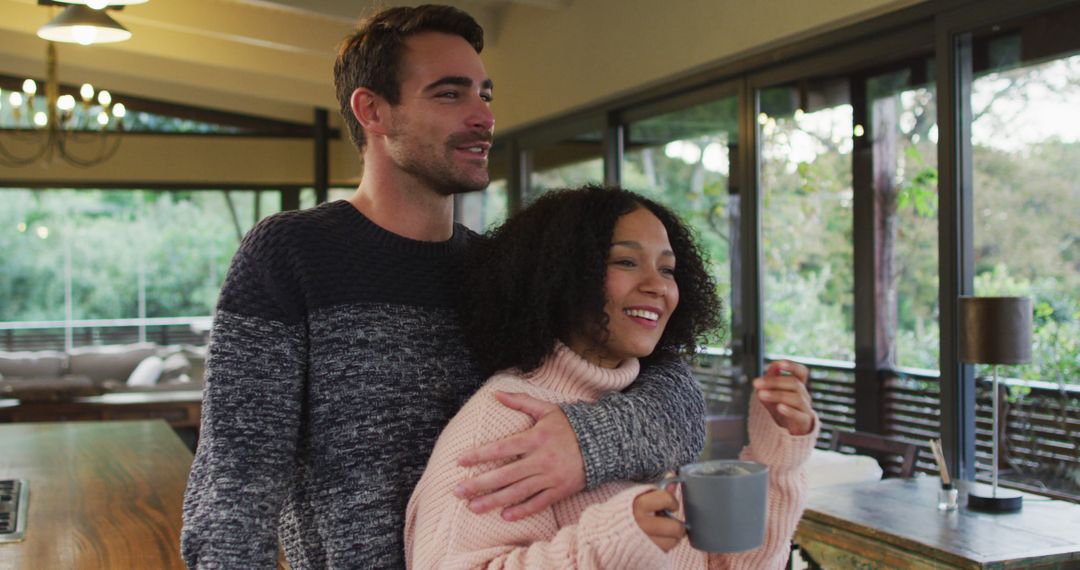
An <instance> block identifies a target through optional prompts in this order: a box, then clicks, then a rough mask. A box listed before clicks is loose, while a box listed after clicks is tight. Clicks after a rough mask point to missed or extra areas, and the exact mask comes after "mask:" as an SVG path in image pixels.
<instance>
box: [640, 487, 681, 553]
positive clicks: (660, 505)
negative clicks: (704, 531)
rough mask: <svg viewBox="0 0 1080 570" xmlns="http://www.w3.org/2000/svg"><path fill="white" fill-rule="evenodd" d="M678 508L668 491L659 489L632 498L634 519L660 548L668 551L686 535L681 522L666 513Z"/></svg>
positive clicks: (677, 503) (675, 500) (677, 502)
mask: <svg viewBox="0 0 1080 570" xmlns="http://www.w3.org/2000/svg"><path fill="white" fill-rule="evenodd" d="M678 510H679V501H678V500H677V499H676V498H675V495H672V494H671V493H669V492H668V491H661V490H659V489H657V490H655V491H650V492H648V493H643V494H641V495H638V496H637V498H636V499H634V520H635V521H636V522H637V524H638V526H639V527H641V530H643V531H645V534H646V535H648V536H649V538H650V539H652V541H653V543H654V544H656V546H658V547H660V550H663V551H664V552H669V551H670V550H671V549H672V548H675V545H677V544H679V541H680V540H682V538H683V537H684V536H686V527H685V526H684V525H683V523H681V522H679V521H677V520H675V519H673V518H671V516H669V515H667V514H666V513H665V511H666V512H667V513H674V512H677V511H678Z"/></svg>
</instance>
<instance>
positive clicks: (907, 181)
mask: <svg viewBox="0 0 1080 570" xmlns="http://www.w3.org/2000/svg"><path fill="white" fill-rule="evenodd" d="M932 78H933V66H932V65H931V64H930V60H928V59H918V60H915V61H914V62H912V63H910V64H909V65H905V66H902V67H900V68H899V69H896V70H891V71H888V72H884V73H881V74H878V75H874V76H873V77H871V78H869V79H868V80H866V87H865V92H866V95H867V105H866V106H867V111H868V117H869V120H868V121H867V124H866V125H865V135H864V136H866V137H867V138H868V139H869V144H868V147H869V148H870V149H871V157H870V161H869V164H870V170H871V185H872V188H873V192H874V196H875V199H876V203H875V207H876V208H875V209H876V211H877V214H878V218H877V220H876V221H875V226H874V235H875V242H876V251H875V256H876V258H877V268H878V271H877V275H876V278H877V279H878V283H879V285H878V286H879V287H880V289H881V295H880V297H879V299H878V300H877V302H876V303H875V306H876V307H877V311H876V314H875V318H876V319H877V320H878V322H879V324H880V326H878V327H877V331H878V334H880V335H883V336H884V338H883V339H882V342H881V344H882V345H883V346H885V347H886V352H887V353H886V354H884V355H882V361H884V362H887V363H888V364H889V365H891V366H899V367H903V368H909V369H910V368H916V369H923V370H925V371H927V372H931V373H936V372H933V371H936V370H937V369H938V352H939V350H938V346H939V344H940V333H939V330H938V318H939V316H940V313H939V308H938V239H937V238H938V230H937V224H938V216H937V204H938V199H937V196H938V169H937V137H938V130H937V106H936V96H935V92H934V88H933V86H932V84H930V81H931V80H932ZM856 128H857V127H856Z"/></svg>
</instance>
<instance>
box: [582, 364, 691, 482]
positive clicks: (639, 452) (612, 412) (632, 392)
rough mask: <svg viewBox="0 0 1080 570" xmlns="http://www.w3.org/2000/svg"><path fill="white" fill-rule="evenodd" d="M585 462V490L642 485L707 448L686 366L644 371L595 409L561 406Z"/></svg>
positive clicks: (687, 461) (648, 368)
mask: <svg viewBox="0 0 1080 570" xmlns="http://www.w3.org/2000/svg"><path fill="white" fill-rule="evenodd" d="M562 410H563V412H564V413H565V414H566V417H567V419H568V420H570V425H571V426H572V427H573V428H574V433H575V434H576V435H577V440H578V446H579V447H580V449H581V456H582V458H583V459H584V462H585V486H586V488H589V489H591V488H593V487H596V486H598V485H601V484H603V483H607V482H610V481H623V480H631V481H646V480H650V479H657V478H659V477H660V476H661V475H662V474H663V473H664V471H667V470H670V469H675V468H677V467H679V466H680V465H685V464H687V463H692V462H694V461H696V460H697V458H698V456H699V455H700V454H701V450H702V449H703V448H704V446H705V398H704V396H703V395H702V393H701V388H700V387H699V386H698V382H697V379H695V378H694V375H693V374H691V372H690V367H689V366H687V365H686V363H685V362H683V361H682V360H680V359H674V358H670V359H665V360H662V361H659V362H655V363H653V364H651V365H650V366H646V367H643V368H642V370H641V374H640V376H638V379H637V380H636V381H635V382H634V383H633V384H632V385H630V387H629V388H627V389H626V390H625V391H623V392H614V393H611V394H608V395H606V396H604V398H602V399H601V400H600V401H599V402H597V403H596V404H595V405H589V404H582V403H577V404H565V405H563V406H562Z"/></svg>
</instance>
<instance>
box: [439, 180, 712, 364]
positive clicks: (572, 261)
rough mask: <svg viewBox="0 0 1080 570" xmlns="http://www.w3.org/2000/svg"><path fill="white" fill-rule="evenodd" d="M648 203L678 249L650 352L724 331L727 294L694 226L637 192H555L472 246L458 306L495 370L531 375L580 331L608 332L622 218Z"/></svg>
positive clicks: (480, 355)
mask: <svg viewBox="0 0 1080 570" xmlns="http://www.w3.org/2000/svg"><path fill="white" fill-rule="evenodd" d="M637 208H645V209H647V210H649V211H650V212H652V213H653V214H654V215H655V216H656V217H657V218H658V219H659V220H660V222H661V223H663V224H664V228H665V229H666V230H667V235H668V240H669V241H670V242H671V247H672V250H673V251H674V252H675V260H676V263H675V282H676V283H677V284H678V286H679V297H680V299H679V305H678V307H677V308H676V309H675V312H674V313H672V315H671V318H670V320H669V321H668V324H667V328H666V329H665V330H664V333H663V335H662V336H661V338H660V341H659V343H658V344H657V346H656V349H655V350H654V351H653V354H652V355H651V357H650V358H652V357H656V356H660V355H688V354H691V353H692V352H693V351H694V350H695V348H696V347H697V346H698V344H699V342H700V341H704V340H706V339H707V338H708V337H709V335H711V334H712V333H714V332H719V328H720V323H721V317H720V314H721V305H720V299H719V298H718V297H717V294H716V286H715V283H714V281H713V279H712V277H711V276H710V275H709V272H708V270H707V269H706V264H705V261H704V260H703V259H702V256H701V252H700V249H699V248H698V246H697V244H696V242H695V240H694V238H693V236H692V234H691V231H690V229H689V228H687V227H686V226H685V225H684V224H683V223H682V221H681V220H680V219H679V218H678V216H676V215H675V214H674V213H672V212H671V211H670V210H668V209H667V208H665V207H664V206H661V205H660V204H657V203H656V202H653V201H652V200H649V199H647V198H644V197H642V196H639V195H638V194H635V193H633V192H630V191H627V190H624V189H622V188H616V187H603V186H595V185H589V186H584V187H582V188H577V189H567V190H557V191H553V192H548V193H546V194H544V195H542V196H540V197H539V198H537V199H536V201H535V202H533V203H532V204H531V205H529V206H528V207H527V208H525V209H524V210H522V211H521V212H519V213H517V214H515V215H514V216H513V217H511V218H510V219H509V220H507V221H506V223H504V224H503V225H502V226H501V227H499V228H497V229H495V230H494V231H493V232H492V233H491V234H490V235H489V236H488V237H485V238H481V239H478V240H477V241H476V243H474V244H473V245H472V246H471V248H470V251H469V254H468V256H467V260H466V264H465V272H464V277H463V281H464V282H463V284H462V285H463V286H462V288H461V291H462V299H461V303H460V310H461V312H462V315H461V317H462V322H463V325H464V328H465V333H466V336H467V338H468V339H469V343H470V345H471V348H472V349H473V351H474V354H475V356H476V357H477V359H478V360H479V361H480V363H481V365H483V366H484V367H485V368H486V369H488V370H489V371H495V370H501V369H505V368H517V369H519V370H521V371H522V372H526V373H527V372H531V371H533V370H535V369H536V368H538V367H539V366H540V364H541V363H542V362H543V361H544V359H545V358H546V357H547V356H548V355H549V354H551V352H552V351H553V350H554V348H555V344H556V341H558V340H562V341H566V340H567V339H568V338H569V335H570V333H572V332H575V331H582V332H586V333H588V331H596V330H597V327H596V324H599V325H600V326H599V333H598V334H599V335H600V336H599V337H596V335H593V336H594V338H593V341H594V342H596V343H597V344H603V342H604V340H605V337H606V334H607V322H608V319H607V315H606V314H605V313H604V304H605V298H604V281H605V279H606V276H607V264H608V255H609V252H610V249H611V236H612V234H613V232H614V229H615V223H616V222H617V221H618V219H619V218H621V217H622V216H624V215H625V214H629V213H630V212H632V211H634V210H636V209H637Z"/></svg>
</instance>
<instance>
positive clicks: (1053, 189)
mask: <svg viewBox="0 0 1080 570" xmlns="http://www.w3.org/2000/svg"><path fill="white" fill-rule="evenodd" d="M1072 12H1073V14H1072V15H1071V16H1070V15H1068V14H1065V15H1061V14H1049V15H1046V16H1040V17H1038V18H1033V19H1031V20H1029V21H1027V22H1021V23H1020V24H1018V25H1017V26H1016V27H1015V29H1009V28H1008V27H1005V26H1003V28H1004V29H1002V30H1001V32H1000V33H998V34H997V35H995V36H994V37H986V38H981V39H979V40H978V41H976V43H975V46H974V48H975V49H974V50H973V51H974V53H975V54H977V55H978V54H987V55H986V57H985V58H982V59H976V74H975V79H974V81H973V84H972V87H971V101H970V105H971V111H972V117H973V122H972V146H973V166H974V196H973V204H972V216H973V223H974V251H973V254H974V265H975V283H974V289H975V294H976V295H980V296H993V295H1009V296H1011V295H1020V296H1027V297H1030V298H1031V299H1032V300H1033V303H1034V312H1035V314H1034V338H1033V346H1032V361H1031V363H1030V364H1027V365H1022V366H1001V367H999V370H998V372H999V375H1000V376H1001V377H1003V378H1007V379H1008V380H1007V381H1006V384H1007V385H1008V389H1007V394H1006V396H1007V406H1006V407H1005V411H1006V413H1007V421H1006V422H1005V424H1006V426H1007V427H1006V430H1007V433H1006V440H1005V444H1004V445H1003V446H1002V447H1000V448H999V449H1000V451H1001V458H1000V460H999V469H1000V470H1001V478H1002V479H1003V480H1008V481H1013V482H1018V483H1022V484H1026V485H1029V486H1032V487H1036V488H1043V487H1045V488H1047V489H1050V490H1053V491H1056V492H1059V493H1065V494H1069V495H1073V496H1080V477H1078V476H1077V475H1078V474H1080V452H1078V445H1077V442H1076V433H1077V429H1076V428H1075V427H1073V426H1076V425H1077V424H1078V422H1080V405H1078V402H1080V221H1078V220H1080V216H1078V213H1080V186H1078V184H1077V181H1078V180H1080V115H1078V114H1077V112H1076V110H1077V109H1078V108H1080V49H1078V48H1080V46H1078V45H1077V43H1078V42H1077V41H1076V36H1075V34H1073V33H1072V32H1071V31H1067V30H1071V29H1074V28H1070V27H1068V26H1063V25H1057V26H1052V25H1043V24H1047V23H1054V22H1061V21H1067V20H1070V18H1071V21H1073V22H1075V21H1077V20H1080V18H1078V14H1077V13H1076V12H1078V10H1075V9H1074V10H1073V11H1072ZM1039 30H1041V31H1039ZM1055 30H1056V31H1058V32H1059V33H1058V34H1057V35H1054V34H1052V33H1050V32H1051V31H1055ZM1035 32H1038V33H1035ZM1050 48H1053V50H1054V52H1050V51H1049V50H1050ZM980 63H982V64H983V65H981V66H980ZM990 373H991V370H990V368H989V366H977V367H976V375H977V376H980V377H982V378H981V380H980V382H978V385H979V391H978V392H977V398H978V405H979V411H978V415H979V422H978V430H977V448H976V451H977V460H978V462H979V463H980V464H981V465H980V466H981V467H983V468H985V469H989V468H990V452H991V449H990V444H989V442H990V435H991V434H990V425H991V424H990V420H989V417H990V409H989V406H990V404H989V401H990V398H989V383H988V382H987V381H986V378H985V377H986V376H989V375H990ZM987 475H988V474H987V473H986V472H982V473H980V476H987Z"/></svg>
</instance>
